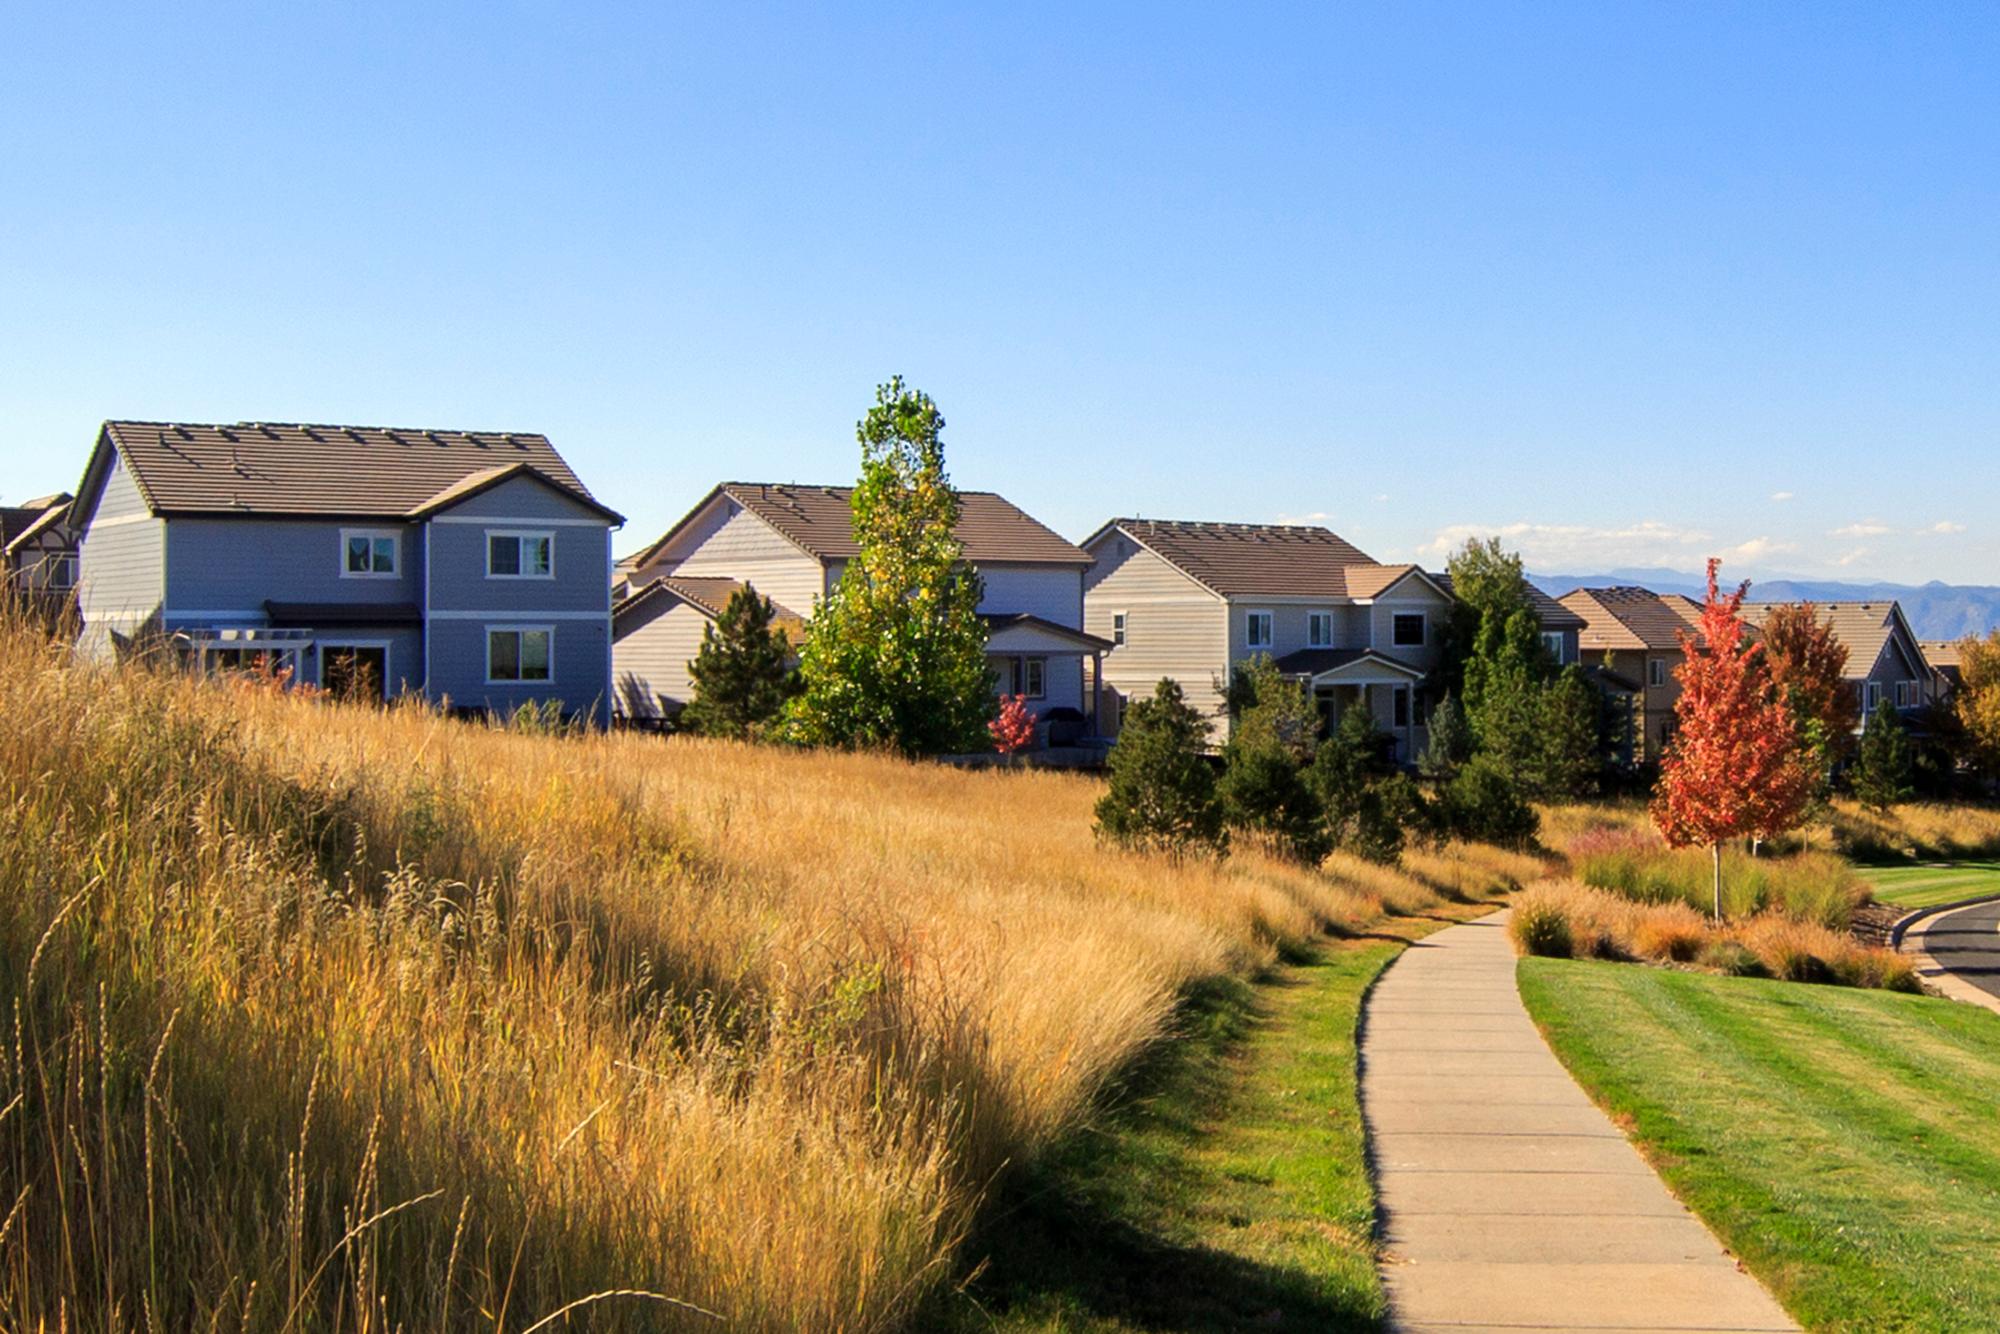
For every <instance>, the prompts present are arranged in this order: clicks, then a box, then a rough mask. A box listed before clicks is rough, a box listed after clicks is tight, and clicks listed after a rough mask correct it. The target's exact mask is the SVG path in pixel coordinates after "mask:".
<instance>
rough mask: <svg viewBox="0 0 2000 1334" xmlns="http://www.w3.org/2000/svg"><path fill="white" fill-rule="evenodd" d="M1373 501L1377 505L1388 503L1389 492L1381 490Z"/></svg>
mask: <svg viewBox="0 0 2000 1334" xmlns="http://www.w3.org/2000/svg"><path fill="white" fill-rule="evenodd" d="M1375 503H1376V504H1377V505H1386V504H1388V503H1389V493H1388V492H1387V491H1384V492H1383V493H1382V494H1381V495H1379V496H1377V497H1375Z"/></svg>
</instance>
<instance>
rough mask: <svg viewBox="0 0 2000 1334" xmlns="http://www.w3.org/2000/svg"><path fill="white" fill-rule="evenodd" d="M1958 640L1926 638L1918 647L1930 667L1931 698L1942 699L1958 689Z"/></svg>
mask: <svg viewBox="0 0 2000 1334" xmlns="http://www.w3.org/2000/svg"><path fill="white" fill-rule="evenodd" d="M1959 642H1960V641H1958V640H1956V639H1927V640H1925V641H1923V642H1922V643H1921V644H1919V645H1917V647H1918V648H1920V649H1922V650H1923V654H1924V662H1925V663H1926V664H1927V665H1928V666H1929V667H1930V669H1931V698H1932V699H1933V700H1939V701H1942V700H1944V699H1947V698H1949V697H1950V695H1951V692H1952V691H1954V690H1956V689H1958V683H1959V666H1960V663H1959V647H1958V646H1959Z"/></svg>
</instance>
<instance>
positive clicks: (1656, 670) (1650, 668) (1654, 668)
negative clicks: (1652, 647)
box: [1646, 658, 1667, 690]
mask: <svg viewBox="0 0 2000 1334" xmlns="http://www.w3.org/2000/svg"><path fill="white" fill-rule="evenodd" d="M1646 684H1647V685H1649V686H1651V687H1652V688H1653V689H1655V690H1661V689H1664V688H1665V687H1666V684H1667V660H1666V659H1665V658H1648V659H1646Z"/></svg>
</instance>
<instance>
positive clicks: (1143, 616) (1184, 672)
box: [1083, 531, 1230, 743]
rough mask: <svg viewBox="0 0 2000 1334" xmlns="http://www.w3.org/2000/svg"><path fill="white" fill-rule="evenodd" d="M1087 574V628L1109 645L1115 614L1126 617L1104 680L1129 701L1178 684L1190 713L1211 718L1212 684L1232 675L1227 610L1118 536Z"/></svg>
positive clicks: (1109, 536) (1218, 703)
mask: <svg viewBox="0 0 2000 1334" xmlns="http://www.w3.org/2000/svg"><path fill="white" fill-rule="evenodd" d="M1090 552H1091V555H1092V556H1093V557H1095V558H1096V563H1095V564H1093V565H1092V566H1091V568H1090V569H1089V571H1087V572H1086V573H1085V575H1084V582H1083V607H1084V624H1083V628H1084V631H1085V632H1086V633H1088V634H1093V635H1096V636H1097V637H1098V638H1100V639H1103V640H1106V641H1110V640H1111V639H1112V638H1113V634H1112V628H1113V617H1114V616H1116V615H1118V614H1120V613H1123V614H1124V615H1125V618H1126V620H1125V642H1124V643H1123V644H1122V645H1117V646H1115V647H1113V648H1112V649H1111V651H1110V652H1108V653H1106V654H1105V655H1104V683H1105V684H1106V685H1107V686H1110V687H1111V688H1112V689H1114V690H1116V691H1118V693H1119V694H1120V695H1122V696H1124V697H1125V698H1127V699H1132V698H1140V699H1143V698H1146V697H1148V696H1150V695H1151V694H1152V693H1153V687H1154V686H1155V685H1156V684H1157V683H1158V682H1159V681H1160V679H1161V678H1163V677H1170V678H1172V679H1173V680H1175V681H1177V682H1178V683H1179V684H1180V687H1181V692H1182V693H1183V694H1184V695H1185V696H1186V697H1187V701H1188V703H1189V704H1190V705H1192V706H1193V707H1194V708H1195V710H1196V711H1197V712H1199V713H1201V714H1203V715H1204V716H1205V717H1208V718H1211V719H1213V720H1215V721H1216V731H1215V733H1214V734H1213V738H1214V740H1216V741H1217V742H1218V743H1219V742H1220V741H1221V740H1222V739H1223V738H1222V713H1223V709H1222V696H1221V695H1220V694H1219V693H1218V692H1217V691H1216V688H1215V682H1216V679H1217V678H1218V677H1220V676H1223V675H1225V674H1226V673H1227V672H1228V670H1229V633H1230V632H1229V622H1228V617H1227V615H1226V612H1227V605H1226V604H1225V603H1224V601H1223V600H1222V599H1221V598H1219V597H1217V596H1216V595H1215V594H1214V593H1211V592H1209V591H1208V590H1207V589H1205V588H1203V587H1202V586H1201V585H1199V584H1197V583H1195V582H1194V581H1193V580H1191V579H1189V578H1188V577H1187V576H1185V575H1183V574H1182V573H1180V571H1178V570H1176V569H1175V568H1174V567H1173V566H1172V565H1171V564H1169V563H1168V562H1167V561H1165V560H1164V559H1162V558H1161V557H1159V556H1157V555H1155V554H1154V553H1153V552H1151V551H1148V550H1146V549H1145V548H1144V547H1141V546H1140V545H1139V544H1138V543H1136V542H1134V541H1132V540H1131V539H1130V538H1128V537H1126V536H1124V535H1123V534H1121V533H1118V532H1116V531H1113V532H1110V533H1106V534H1104V535H1103V536H1101V537H1100V538H1099V539H1098V541H1097V543H1096V544H1095V545H1094V546H1092V547H1091V548H1090Z"/></svg>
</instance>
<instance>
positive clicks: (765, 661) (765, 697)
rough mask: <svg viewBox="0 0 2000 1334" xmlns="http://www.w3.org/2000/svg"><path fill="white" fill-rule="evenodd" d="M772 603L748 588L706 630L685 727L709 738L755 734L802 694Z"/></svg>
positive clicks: (692, 666) (691, 668) (692, 671)
mask: <svg viewBox="0 0 2000 1334" xmlns="http://www.w3.org/2000/svg"><path fill="white" fill-rule="evenodd" d="M775 615H776V612H775V609H774V608H773V607H772V606H771V600H770V599H769V598H766V597H759V596H758V594H757V590H756V589H755V588H752V587H751V586H750V585H748V584H745V585H744V586H743V587H741V588H739V589H737V590H736V591H735V592H734V593H732V594H730V596H729V601H728V603H727V604H726V605H724V607H723V608H722V614H721V615H720V616H718V617H716V618H715V620H713V621H712V622H710V623H709V624H708V625H707V626H705V627H703V629H702V632H701V648H700V650H699V651H698V652H696V654H695V657H694V661H693V662H690V663H689V664H688V676H689V677H691V678H692V679H693V681H694V699H693V700H691V701H689V703H688V706H687V708H685V709H683V710H682V711H681V716H680V724H681V726H682V727H683V728H685V729H687V730H688V731H691V732H699V733H701V734H702V735H704V736H721V737H734V738H737V739H739V740H741V739H745V738H748V737H751V736H754V735H756V734H757V733H758V732H759V731H761V730H762V729H763V727H764V725H765V724H767V723H769V722H770V721H771V720H772V719H773V718H775V717H777V716H778V714H779V712H780V711H782V710H783V709H784V707H785V701H786V700H788V699H790V698H791V697H792V696H793V695H794V694H796V693H797V691H798V679H797V678H796V677H795V676H794V675H793V674H792V671H791V668H790V666H789V663H790V661H791V656H792V644H791V640H790V639H788V638H787V637H786V635H785V632H784V631H783V630H782V629H779V628H778V627H777V626H775V625H774V624H773V623H772V622H773V618H774V617H775Z"/></svg>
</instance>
